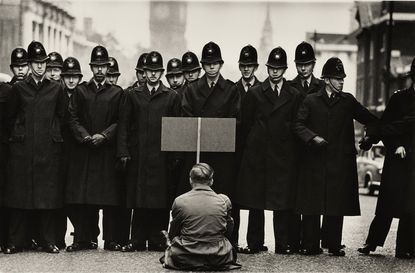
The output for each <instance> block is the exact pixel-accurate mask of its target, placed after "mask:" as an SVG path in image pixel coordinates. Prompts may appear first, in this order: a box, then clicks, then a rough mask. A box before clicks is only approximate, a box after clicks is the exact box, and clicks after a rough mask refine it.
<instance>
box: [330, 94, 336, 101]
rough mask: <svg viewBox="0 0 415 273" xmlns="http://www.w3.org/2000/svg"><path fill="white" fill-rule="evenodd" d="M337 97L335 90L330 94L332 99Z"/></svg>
mask: <svg viewBox="0 0 415 273" xmlns="http://www.w3.org/2000/svg"><path fill="white" fill-rule="evenodd" d="M335 97H336V94H335V93H334V92H333V93H331V95H330V101H333V100H334V98H335Z"/></svg>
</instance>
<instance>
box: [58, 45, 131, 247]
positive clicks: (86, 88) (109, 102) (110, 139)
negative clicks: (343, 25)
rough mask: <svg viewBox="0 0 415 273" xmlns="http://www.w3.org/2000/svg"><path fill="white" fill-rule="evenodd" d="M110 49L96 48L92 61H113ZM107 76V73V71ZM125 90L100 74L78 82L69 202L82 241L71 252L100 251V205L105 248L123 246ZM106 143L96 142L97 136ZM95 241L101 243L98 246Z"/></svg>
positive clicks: (73, 106) (72, 106)
mask: <svg viewBox="0 0 415 273" xmlns="http://www.w3.org/2000/svg"><path fill="white" fill-rule="evenodd" d="M108 64H109V59H108V52H107V50H106V49H105V48H104V47H102V46H96V47H95V48H94V49H93V50H92V53H91V62H90V65H91V66H93V65H108ZM104 76H105V75H104ZM122 93H123V91H122V89H121V87H119V86H117V85H111V84H109V83H108V82H106V81H105V80H103V81H102V82H97V81H96V80H95V78H93V79H91V80H90V81H89V82H84V83H82V84H80V85H78V87H77V89H76V92H74V94H73V95H72V97H71V101H70V104H69V124H70V127H71V130H72V133H73V135H74V137H75V139H76V141H77V145H76V147H74V149H73V151H72V152H73V153H72V155H71V158H70V163H69V167H68V168H69V169H68V173H67V185H66V191H65V202H66V204H67V205H68V206H71V211H72V212H71V215H72V218H73V221H74V228H75V237H74V239H76V240H77V241H75V242H74V244H72V245H71V246H68V247H67V251H77V250H81V249H94V248H96V247H97V245H96V243H95V242H96V240H97V236H98V234H99V228H98V220H99V214H98V212H99V209H101V208H102V209H103V215H104V217H103V239H104V241H105V245H104V249H108V250H120V249H121V246H120V245H119V243H118V242H117V241H116V238H117V237H116V234H115V231H116V228H115V226H116V224H117V223H116V222H115V220H114V218H113V217H111V216H110V215H109V214H113V213H114V210H116V209H117V207H118V206H120V204H121V186H120V181H119V176H117V174H116V170H115V165H116V157H115V153H116V140H115V139H116V128H117V123H118V113H119V104H120V101H121V97H122ZM97 134H98V135H101V136H100V138H101V141H102V142H101V143H100V145H98V146H96V145H94V144H93V143H92V137H93V136H94V135H97ZM94 243H95V244H94Z"/></svg>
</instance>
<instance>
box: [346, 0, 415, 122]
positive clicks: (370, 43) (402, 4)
mask: <svg viewBox="0 0 415 273" xmlns="http://www.w3.org/2000/svg"><path fill="white" fill-rule="evenodd" d="M355 5H356V20H357V21H358V23H359V25H358V28H357V29H356V30H355V31H354V33H353V35H355V36H356V37H357V45H358V53H357V94H356V96H357V98H358V99H359V100H360V101H362V102H363V104H364V105H365V106H367V107H368V108H369V109H370V110H372V111H373V112H375V113H378V114H381V112H383V110H384V108H385V105H386V103H387V101H388V99H389V97H390V96H391V94H392V93H393V92H394V91H395V90H397V89H400V88H404V87H406V86H407V84H408V81H407V72H408V71H409V68H410V64H411V61H412V59H413V57H414V56H415V47H414V46H413V41H415V2H413V1H396V2H395V1H394V2H389V1H388V2H386V1H383V2H356V4H355ZM390 13H392V18H393V24H392V27H391V28H389V19H390ZM389 54H390V71H389V73H388V72H387V70H388V69H387V63H388V55H389ZM388 81H389V82H388Z"/></svg>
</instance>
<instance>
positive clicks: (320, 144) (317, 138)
mask: <svg viewBox="0 0 415 273" xmlns="http://www.w3.org/2000/svg"><path fill="white" fill-rule="evenodd" d="M312 142H313V144H314V145H315V146H317V147H324V146H326V145H327V144H329V143H328V142H327V141H326V140H325V139H324V138H322V137H320V136H315V137H314V138H313V139H312Z"/></svg>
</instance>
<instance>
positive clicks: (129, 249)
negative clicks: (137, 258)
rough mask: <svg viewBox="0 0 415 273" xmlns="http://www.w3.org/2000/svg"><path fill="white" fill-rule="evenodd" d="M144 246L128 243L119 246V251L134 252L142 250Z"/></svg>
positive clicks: (144, 248)
mask: <svg viewBox="0 0 415 273" xmlns="http://www.w3.org/2000/svg"><path fill="white" fill-rule="evenodd" d="M144 250H146V246H145V245H142V244H134V243H129V244H126V245H125V246H123V247H122V248H121V252H134V251H144Z"/></svg>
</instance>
